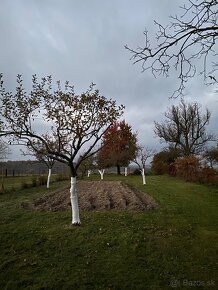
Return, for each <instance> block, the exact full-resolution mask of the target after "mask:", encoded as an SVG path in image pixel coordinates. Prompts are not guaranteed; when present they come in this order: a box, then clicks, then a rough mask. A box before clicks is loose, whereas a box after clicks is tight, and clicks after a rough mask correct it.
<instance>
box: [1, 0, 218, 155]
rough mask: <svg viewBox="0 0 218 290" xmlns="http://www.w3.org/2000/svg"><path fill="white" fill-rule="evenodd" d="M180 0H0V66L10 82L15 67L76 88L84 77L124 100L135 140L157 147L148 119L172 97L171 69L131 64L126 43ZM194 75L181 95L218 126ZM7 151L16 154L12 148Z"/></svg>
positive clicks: (212, 104)
mask: <svg viewBox="0 0 218 290" xmlns="http://www.w3.org/2000/svg"><path fill="white" fill-rule="evenodd" d="M183 2H187V0H184V1H182V0H181V1H180V0H164V1H163V0H146V1H145V0H144V1H143V0H128V1H126V0H110V1H106V0H92V1H91V0H61V1H60V0H16V1H13V0H0V4H1V5H0V41H1V45H0V52H1V53H0V72H3V73H4V79H5V83H6V85H7V88H8V89H10V90H13V88H14V86H15V79H16V75H17V74H18V73H19V74H22V75H23V78H24V81H25V86H26V87H28V86H29V85H30V83H31V76H32V74H37V75H38V76H39V77H43V76H46V75H50V74H51V75H52V76H53V79H54V80H62V81H65V80H69V81H70V83H72V84H74V85H75V91H76V92H77V93H79V92H82V91H85V90H86V89H87V88H88V86H89V84H90V83H91V82H94V83H96V85H97V86H96V87H97V88H98V89H99V90H100V93H101V94H102V95H104V96H106V97H108V98H113V99H116V100H117V102H118V103H122V104H124V105H125V106H126V109H125V115H124V118H125V120H126V121H127V122H128V123H129V124H131V125H132V127H133V129H134V130H135V131H137V132H138V137H139V142H140V143H141V144H144V145H146V146H150V147H152V148H156V149H157V150H158V149H160V148H161V146H163V145H161V144H160V143H159V140H158V138H155V136H154V133H153V129H154V120H156V121H160V120H163V118H164V112H165V111H166V110H167V108H168V107H170V106H171V105H172V104H177V103H178V102H179V99H170V98H169V97H170V96H171V95H172V93H173V91H174V90H175V89H176V88H177V87H176V82H177V79H176V76H175V74H172V75H171V76H170V77H169V78H167V79H166V78H157V79H155V78H154V77H153V76H152V75H151V73H150V72H144V73H141V65H140V64H136V65H133V63H132V61H131V60H130V58H131V55H130V53H129V52H128V51H127V50H126V49H125V48H124V45H125V44H128V46H129V47H132V48H136V47H137V46H142V45H143V43H144V37H143V31H144V29H145V28H147V29H148V30H149V34H150V35H151V36H154V35H155V31H156V27H155V26H154V20H158V21H159V22H160V23H162V24H164V25H166V24H167V23H168V22H169V15H175V14H180V10H179V5H181V3H183ZM215 89H216V88H215V87H212V86H210V87H208V86H205V85H203V81H202V79H200V78H198V77H196V78H194V79H192V80H191V82H190V83H189V84H188V85H187V88H186V93H187V95H186V96H185V98H186V99H187V100H188V101H197V102H199V103H200V104H202V106H203V108H204V107H205V106H207V107H208V109H209V110H210V111H211V113H212V116H211V121H210V125H209V127H208V130H209V131H212V132H214V133H216V134H217V131H218V130H217V123H218V116H217V115H218V114H217V113H218V94H217V93H215ZM13 152H14V153H13V154H12V155H11V156H10V159H19V158H20V156H18V153H17V151H16V150H13Z"/></svg>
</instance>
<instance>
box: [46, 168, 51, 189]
mask: <svg viewBox="0 0 218 290" xmlns="http://www.w3.org/2000/svg"><path fill="white" fill-rule="evenodd" d="M50 179H51V168H49V170H48V177H47V188H49V186H50Z"/></svg>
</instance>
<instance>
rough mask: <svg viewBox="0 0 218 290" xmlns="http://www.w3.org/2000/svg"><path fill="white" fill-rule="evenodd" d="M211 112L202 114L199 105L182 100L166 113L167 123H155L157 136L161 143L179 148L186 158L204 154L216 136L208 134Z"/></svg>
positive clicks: (207, 111)
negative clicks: (208, 144) (203, 151)
mask: <svg viewBox="0 0 218 290" xmlns="http://www.w3.org/2000/svg"><path fill="white" fill-rule="evenodd" d="M210 115H211V114H210V112H209V110H208V109H206V112H205V114H203V113H202V112H201V109H200V105H199V104H198V103H186V102H185V101H184V100H181V102H180V103H179V105H178V106H175V105H173V106H172V107H171V108H169V110H168V111H167V112H166V113H165V117H166V119H165V121H164V122H162V123H158V122H155V129H154V132H155V134H156V135H157V136H158V137H159V138H160V139H161V141H163V142H166V143H167V144H169V145H171V146H173V147H174V148H177V149H179V150H180V151H181V153H182V154H183V155H185V156H187V155H191V154H198V153H200V152H202V150H203V149H204V147H205V145H206V144H207V143H208V141H214V136H213V134H211V133H209V134H208V133H207V132H206V126H207V125H208V123H209V120H210Z"/></svg>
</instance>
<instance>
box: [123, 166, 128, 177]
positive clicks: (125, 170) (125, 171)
mask: <svg viewBox="0 0 218 290" xmlns="http://www.w3.org/2000/svg"><path fill="white" fill-rule="evenodd" d="M124 174H125V176H127V175H128V169H127V167H125V168H124Z"/></svg>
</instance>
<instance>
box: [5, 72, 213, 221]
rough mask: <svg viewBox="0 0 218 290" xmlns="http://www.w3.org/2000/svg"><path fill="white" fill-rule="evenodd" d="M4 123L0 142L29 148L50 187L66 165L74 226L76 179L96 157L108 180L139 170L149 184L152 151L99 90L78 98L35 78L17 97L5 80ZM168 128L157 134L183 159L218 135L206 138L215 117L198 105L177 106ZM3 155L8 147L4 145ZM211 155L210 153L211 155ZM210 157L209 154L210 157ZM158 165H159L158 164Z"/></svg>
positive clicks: (69, 89) (169, 114)
mask: <svg viewBox="0 0 218 290" xmlns="http://www.w3.org/2000/svg"><path fill="white" fill-rule="evenodd" d="M0 94H1V113H0V114H1V123H0V137H3V136H4V138H6V140H7V142H8V143H9V144H12V145H24V146H25V147H26V148H27V152H25V153H24V154H31V155H34V156H35V157H36V158H37V159H38V160H40V161H43V162H44V163H45V164H46V165H47V166H48V168H49V174H48V181H47V186H48V187H49V180H50V176H51V169H52V166H53V164H54V161H58V162H61V163H64V164H66V165H67V166H68V167H69V169H70V172H71V181H70V182H71V187H70V200H71V205H72V223H73V224H80V217H79V206H78V197H77V192H76V179H77V174H78V169H79V168H85V169H86V170H87V171H88V170H91V169H92V168H91V167H92V163H93V158H94V160H95V161H94V162H95V163H96V165H97V167H98V169H99V172H100V174H101V176H102V178H103V174H104V170H105V168H108V167H112V166H116V168H117V173H118V174H120V168H121V166H122V167H127V166H128V165H129V164H130V163H131V162H134V163H135V164H137V165H138V166H139V169H140V171H141V174H142V178H143V184H145V183H146V182H145V165H146V161H147V159H148V158H149V157H151V156H152V155H153V154H154V151H153V150H152V149H150V148H147V147H143V146H139V145H138V142H137V134H136V133H134V132H133V131H132V127H131V126H130V125H129V124H127V123H126V122H125V121H119V120H120V118H121V117H122V115H123V110H124V106H123V105H117V104H116V101H114V100H112V99H107V98H106V97H104V96H102V95H100V93H99V91H98V90H94V84H91V85H90V87H89V88H88V90H87V91H85V92H84V93H82V94H79V95H78V94H76V93H75V92H74V87H73V86H72V85H70V84H69V82H66V83H65V85H64V86H63V88H62V86H61V83H60V82H59V81H58V82H57V83H56V87H55V88H53V82H52V77H51V76H48V77H46V78H42V79H41V80H38V79H37V76H36V75H34V76H33V78H32V89H31V91H30V92H29V93H27V92H26V90H25V88H24V86H23V80H22V77H21V75H18V77H17V86H16V89H15V92H10V91H7V90H6V88H5V87H4V82H3V75H2V74H1V75H0ZM165 117H166V120H165V121H164V122H163V123H157V122H155V130H154V131H155V134H156V135H157V136H158V137H159V138H160V139H161V140H162V141H164V142H166V143H167V144H169V145H170V147H171V148H173V149H175V150H177V152H179V154H180V155H181V156H190V155H193V154H199V153H201V152H202V151H203V150H204V149H205V148H206V145H207V143H208V142H209V141H213V140H215V136H214V135H212V134H207V132H206V126H207V125H208V123H209V119H210V112H209V111H208V110H206V113H205V114H203V113H202V112H201V110H200V106H199V105H198V104H197V103H192V104H187V103H185V102H184V100H182V101H181V103H180V104H179V106H172V107H171V108H170V109H169V111H168V112H167V113H166V114H165ZM0 148H1V151H2V153H1V155H2V156H3V155H4V154H5V153H6V150H7V146H5V144H4V143H3V142H1V147H0ZM208 152H210V150H209V151H208ZM208 154H209V153H208ZM153 164H154V162H153Z"/></svg>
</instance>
